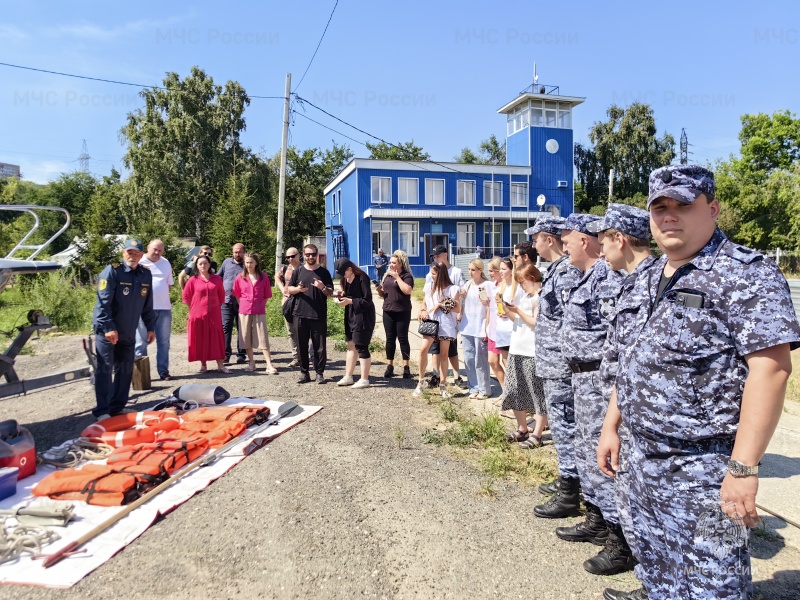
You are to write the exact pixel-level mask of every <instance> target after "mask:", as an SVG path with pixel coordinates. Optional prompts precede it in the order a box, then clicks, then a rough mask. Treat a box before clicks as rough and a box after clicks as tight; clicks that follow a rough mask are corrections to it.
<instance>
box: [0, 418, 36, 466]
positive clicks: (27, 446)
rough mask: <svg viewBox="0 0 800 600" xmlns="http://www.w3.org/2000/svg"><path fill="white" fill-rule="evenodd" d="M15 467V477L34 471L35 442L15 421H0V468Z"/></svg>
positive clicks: (29, 433) (28, 432)
mask: <svg viewBox="0 0 800 600" xmlns="http://www.w3.org/2000/svg"><path fill="white" fill-rule="evenodd" d="M3 467H16V468H18V469H19V475H18V477H17V479H24V478H25V477H29V476H31V475H33V474H34V473H36V444H35V443H34V441H33V435H31V432H30V431H28V430H27V429H25V428H24V427H19V426H18V425H17V422H16V421H4V422H3V423H0V468H3Z"/></svg>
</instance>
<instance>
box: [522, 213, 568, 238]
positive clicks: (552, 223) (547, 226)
mask: <svg viewBox="0 0 800 600" xmlns="http://www.w3.org/2000/svg"><path fill="white" fill-rule="evenodd" d="M564 221H565V219H564V218H563V217H539V219H538V220H537V221H536V223H534V224H533V227H528V228H527V229H526V230H525V233H527V234H528V235H536V234H537V233H549V234H550V235H560V234H561V230H562V229H563V228H564Z"/></svg>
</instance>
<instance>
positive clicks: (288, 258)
mask: <svg viewBox="0 0 800 600" xmlns="http://www.w3.org/2000/svg"><path fill="white" fill-rule="evenodd" d="M295 256H297V254H292V255H291V256H287V257H286V260H292V259H293V258H294V257H295Z"/></svg>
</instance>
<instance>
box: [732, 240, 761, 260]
mask: <svg viewBox="0 0 800 600" xmlns="http://www.w3.org/2000/svg"><path fill="white" fill-rule="evenodd" d="M722 253H723V254H725V255H726V256H730V257H731V258H732V259H734V260H737V261H739V262H742V263H745V264H747V265H749V264H750V263H754V262H756V261H759V260H764V255H763V254H761V253H760V252H759V251H758V250H753V249H752V248H748V247H747V246H741V245H739V244H734V243H733V242H727V243H726V244H724V245H723V247H722Z"/></svg>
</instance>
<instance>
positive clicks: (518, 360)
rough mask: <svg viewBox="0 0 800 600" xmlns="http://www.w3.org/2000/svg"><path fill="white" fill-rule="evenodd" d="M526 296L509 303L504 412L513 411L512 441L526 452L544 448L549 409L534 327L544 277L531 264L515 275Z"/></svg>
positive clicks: (507, 304) (510, 439)
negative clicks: (510, 322)
mask: <svg viewBox="0 0 800 600" xmlns="http://www.w3.org/2000/svg"><path fill="white" fill-rule="evenodd" d="M514 277H515V278H516V280H517V282H518V283H519V285H520V287H521V288H522V290H523V292H524V294H523V295H522V297H521V298H520V299H519V301H518V303H516V304H513V303H506V304H505V310H506V311H508V313H509V314H510V315H511V316H513V317H514V329H513V332H512V333H511V347H510V348H509V352H508V363H507V365H506V388H505V391H504V393H503V410H513V411H514V417H515V418H516V419H517V430H516V431H515V432H514V433H512V434H510V435H509V441H512V442H514V441H516V442H521V443H522V446H523V447H525V448H538V447H539V446H541V445H542V432H543V431H544V428H545V425H546V424H547V407H546V404H545V397H544V384H543V382H542V379H541V377H539V376H538V375H537V374H536V359H535V355H536V351H535V344H534V341H535V336H534V327H535V326H536V317H537V316H538V314H539V290H541V289H542V274H541V273H540V272H539V269H537V268H536V267H535V266H534V265H532V264H526V265H524V266H522V267H521V268H520V269H519V270H518V271H517V272H516V273H515V274H514ZM529 412H533V413H535V415H536V425H535V427H534V428H533V431H532V432H529V430H528V422H527V413H529Z"/></svg>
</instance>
